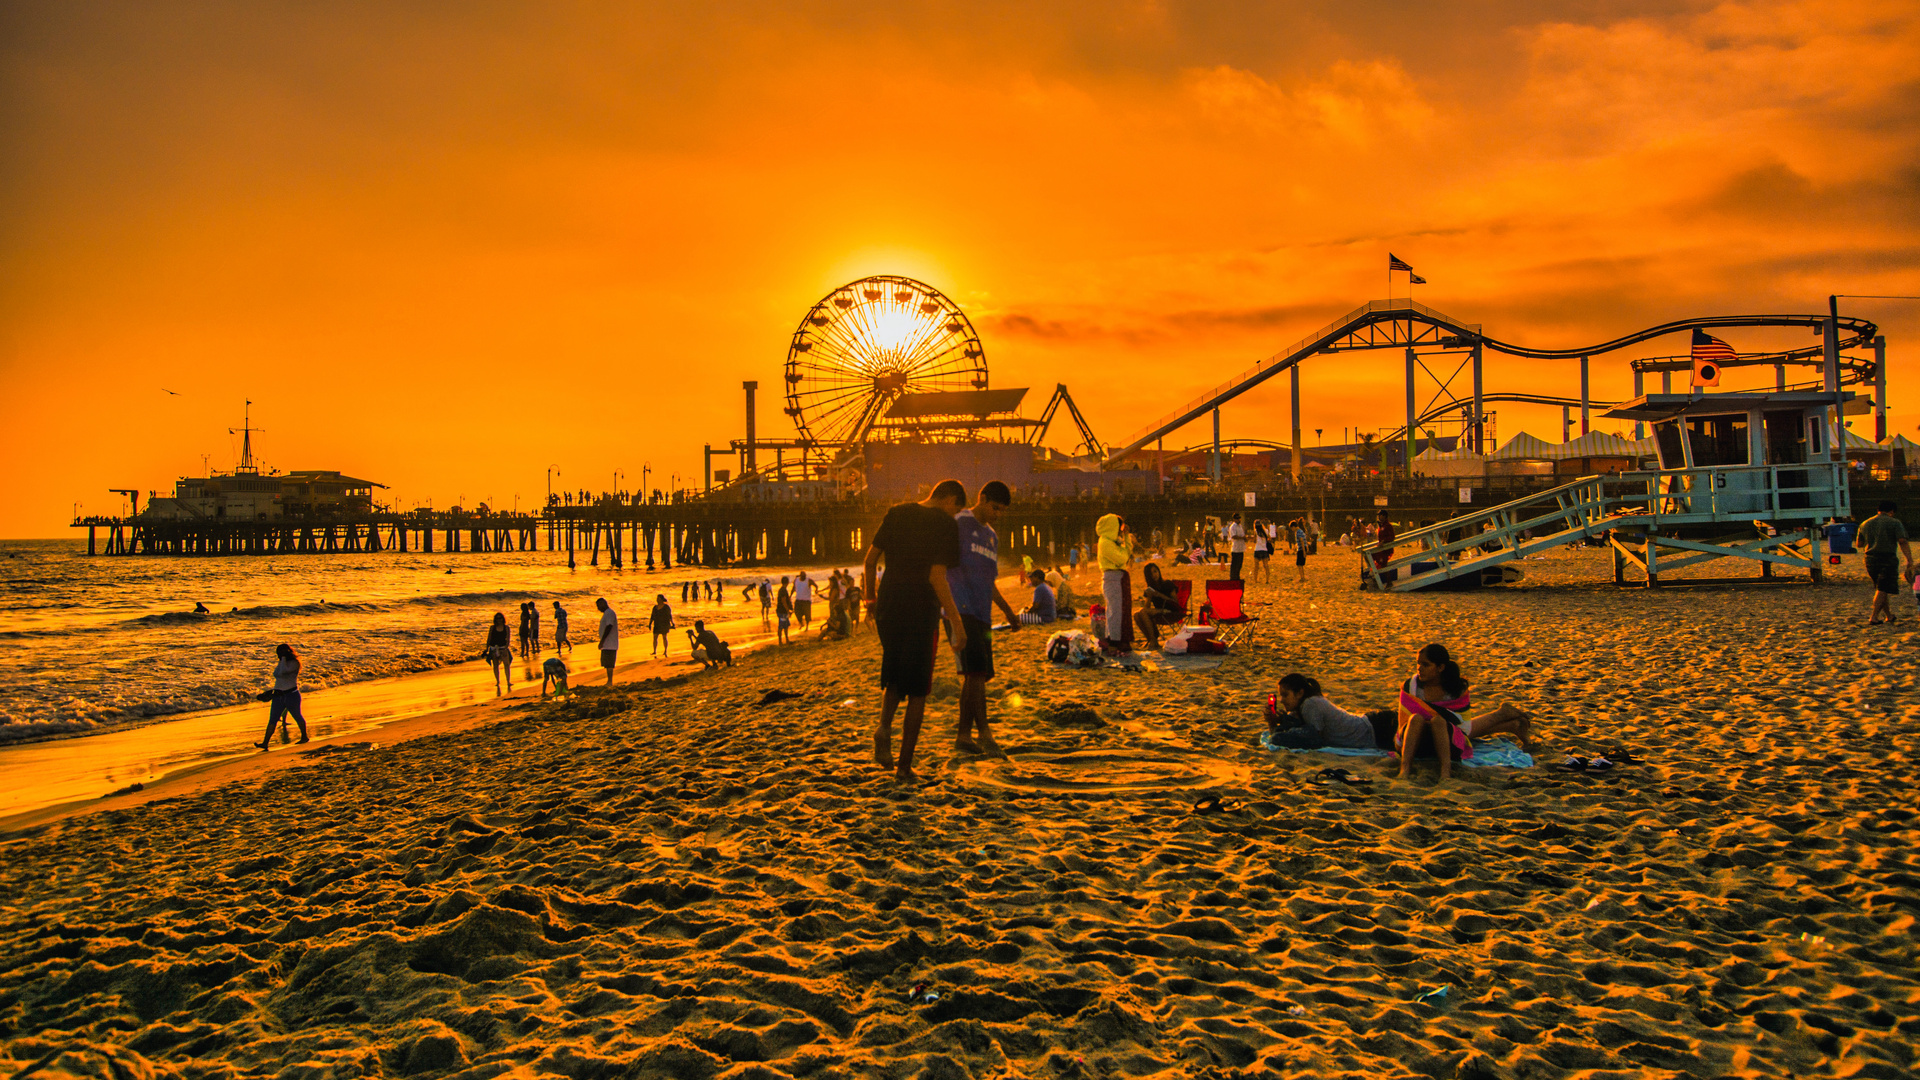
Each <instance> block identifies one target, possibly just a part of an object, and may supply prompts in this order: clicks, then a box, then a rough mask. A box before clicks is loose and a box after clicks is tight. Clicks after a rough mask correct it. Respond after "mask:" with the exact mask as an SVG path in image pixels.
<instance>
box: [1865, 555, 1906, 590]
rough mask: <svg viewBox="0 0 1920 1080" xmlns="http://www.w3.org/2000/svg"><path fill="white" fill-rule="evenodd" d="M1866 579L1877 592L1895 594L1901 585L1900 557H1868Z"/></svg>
mask: <svg viewBox="0 0 1920 1080" xmlns="http://www.w3.org/2000/svg"><path fill="white" fill-rule="evenodd" d="M1866 562H1867V577H1868V579H1870V580H1871V581H1872V582H1873V587H1874V589H1875V590H1876V591H1878V592H1883V593H1897V592H1899V591H1900V586H1901V584H1902V582H1901V580H1900V556H1898V555H1891V554H1888V555H1872V554H1870V555H1868V556H1867V560H1866Z"/></svg>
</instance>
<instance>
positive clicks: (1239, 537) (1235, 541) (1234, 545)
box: [1227, 514, 1247, 581]
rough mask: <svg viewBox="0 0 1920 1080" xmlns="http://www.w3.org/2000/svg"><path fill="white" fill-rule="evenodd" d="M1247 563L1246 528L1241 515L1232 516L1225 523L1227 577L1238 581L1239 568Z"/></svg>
mask: <svg viewBox="0 0 1920 1080" xmlns="http://www.w3.org/2000/svg"><path fill="white" fill-rule="evenodd" d="M1246 561H1247V527H1246V525H1245V524H1244V523H1243V521H1242V518H1241V515H1239V514H1235V515H1233V520H1232V521H1229V522H1227V577H1228V578H1230V579H1231V580H1234V581H1239V580H1240V568H1241V567H1242V566H1243V565H1245V563H1246Z"/></svg>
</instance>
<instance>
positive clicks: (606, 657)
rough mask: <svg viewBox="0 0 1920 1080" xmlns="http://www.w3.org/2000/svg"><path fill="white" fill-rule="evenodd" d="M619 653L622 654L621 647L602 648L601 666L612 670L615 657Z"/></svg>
mask: <svg viewBox="0 0 1920 1080" xmlns="http://www.w3.org/2000/svg"><path fill="white" fill-rule="evenodd" d="M619 654H620V650H619V649H601V650H600V666H601V667H603V668H606V669H607V670H608V671H612V670H613V658H614V657H615V656H618V655H619Z"/></svg>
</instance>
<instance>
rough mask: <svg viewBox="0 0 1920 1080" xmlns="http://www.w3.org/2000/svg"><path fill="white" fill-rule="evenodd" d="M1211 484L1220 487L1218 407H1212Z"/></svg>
mask: <svg viewBox="0 0 1920 1080" xmlns="http://www.w3.org/2000/svg"><path fill="white" fill-rule="evenodd" d="M1213 484H1214V486H1215V487H1219V486H1220V406H1218V405H1215V406H1214V407H1213Z"/></svg>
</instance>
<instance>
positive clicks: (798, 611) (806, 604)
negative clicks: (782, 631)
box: [793, 570, 813, 633]
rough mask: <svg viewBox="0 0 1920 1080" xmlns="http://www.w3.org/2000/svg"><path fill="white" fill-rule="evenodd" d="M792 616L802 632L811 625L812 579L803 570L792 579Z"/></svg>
mask: <svg viewBox="0 0 1920 1080" xmlns="http://www.w3.org/2000/svg"><path fill="white" fill-rule="evenodd" d="M793 618H794V621H796V622H798V623H799V624H800V630H801V632H802V633H805V632H806V629H807V627H809V626H811V625H813V581H812V580H811V579H810V578H808V577H807V572H806V571H805V570H802V571H800V576H799V577H797V578H794V579H793Z"/></svg>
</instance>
